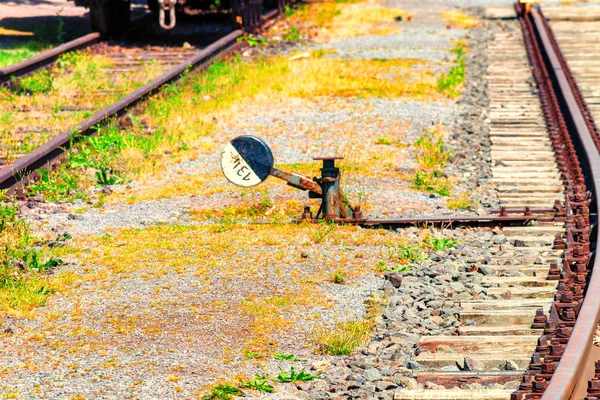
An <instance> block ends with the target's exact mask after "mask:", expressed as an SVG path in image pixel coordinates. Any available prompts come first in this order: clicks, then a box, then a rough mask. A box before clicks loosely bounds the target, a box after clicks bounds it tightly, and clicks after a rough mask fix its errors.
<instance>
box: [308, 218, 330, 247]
mask: <svg viewBox="0 0 600 400" xmlns="http://www.w3.org/2000/svg"><path fill="white" fill-rule="evenodd" d="M319 225H320V227H319V230H317V231H315V232H313V233H311V234H310V238H311V239H312V240H313V242H315V243H321V242H323V240H325V238H326V237H327V235H329V234H330V233H331V232H333V231H334V229H335V224H334V223H333V222H330V223H327V222H325V221H324V220H321V221H319Z"/></svg>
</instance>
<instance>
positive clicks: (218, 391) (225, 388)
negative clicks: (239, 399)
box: [202, 384, 244, 400]
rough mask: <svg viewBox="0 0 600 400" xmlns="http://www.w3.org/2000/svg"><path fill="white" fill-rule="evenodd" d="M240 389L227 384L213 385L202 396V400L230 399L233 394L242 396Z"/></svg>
mask: <svg viewBox="0 0 600 400" xmlns="http://www.w3.org/2000/svg"><path fill="white" fill-rule="evenodd" d="M243 395H244V392H243V391H242V389H240V388H237V387H235V386H232V385H229V384H221V385H216V386H213V387H212V389H211V391H210V392H209V393H207V394H205V395H204V396H202V400H230V399H231V398H233V396H243Z"/></svg>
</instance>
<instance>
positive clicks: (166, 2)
mask: <svg viewBox="0 0 600 400" xmlns="http://www.w3.org/2000/svg"><path fill="white" fill-rule="evenodd" d="M159 5H160V9H159V11H158V23H159V24H160V27H161V28H163V29H164V30H167V31H169V30H171V29H173V28H175V5H174V4H171V0H159ZM165 11H168V12H169V23H168V24H166V23H165V14H166V13H165Z"/></svg>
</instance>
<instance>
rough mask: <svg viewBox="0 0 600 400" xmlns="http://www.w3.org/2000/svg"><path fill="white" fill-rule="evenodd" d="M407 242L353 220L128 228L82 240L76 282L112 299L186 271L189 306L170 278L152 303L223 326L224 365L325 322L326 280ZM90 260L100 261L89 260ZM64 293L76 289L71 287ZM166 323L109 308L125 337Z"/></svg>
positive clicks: (106, 321) (107, 324) (107, 325)
mask: <svg viewBox="0 0 600 400" xmlns="http://www.w3.org/2000/svg"><path fill="white" fill-rule="evenodd" d="M401 240H402V238H401V237H400V236H399V235H397V234H394V233H390V232H388V231H385V230H366V231H365V230H362V229H360V228H357V227H352V226H348V227H340V226H330V225H318V224H317V225H314V224H301V225H288V224H285V225H268V226H264V225H239V224H226V223H224V224H220V225H216V226H215V225H212V226H202V227H198V226H195V227H189V226H158V227H152V228H148V229H143V230H141V229H129V230H122V231H117V232H115V234H114V235H113V236H110V237H108V236H106V237H100V238H92V237H90V238H86V239H79V240H76V241H75V243H74V245H73V248H72V249H71V250H70V251H74V252H75V256H76V257H77V258H79V262H80V263H81V265H83V266H84V267H83V268H84V271H85V272H84V273H83V274H82V275H80V276H78V277H77V281H78V282H81V283H83V282H85V285H86V290H88V291H90V290H91V291H93V292H96V293H103V296H107V298H112V297H115V296H120V295H121V294H120V293H119V289H117V288H115V285H114V284H111V282H114V281H115V279H126V278H130V279H135V278H142V279H146V280H147V279H157V278H160V277H161V276H163V275H165V274H169V275H171V276H173V274H175V275H179V276H182V277H185V278H184V279H185V280H186V281H189V282H190V284H191V285H192V286H196V287H197V293H198V296H194V297H193V298H192V299H188V300H183V299H182V300H181V303H179V302H173V301H172V300H171V301H168V302H165V301H164V300H161V301H159V299H160V298H161V297H160V296H161V292H162V290H163V289H164V290H167V291H168V292H171V291H174V290H178V287H177V286H174V285H172V284H166V285H163V287H161V288H157V290H156V291H155V297H156V303H153V304H154V305H153V306H152V307H153V308H154V309H156V310H164V315H165V316H168V315H172V313H173V312H174V311H175V309H174V308H176V307H184V309H189V310H190V311H191V312H192V313H197V314H198V315H199V316H201V317H202V318H201V320H203V321H205V323H210V324H218V325H221V327H222V328H221V329H222V330H220V331H219V332H220V339H219V344H218V345H219V346H221V345H222V344H220V343H228V348H229V350H227V353H230V354H231V356H227V357H225V358H224V360H223V362H225V361H226V362H227V363H230V362H234V360H235V359H236V357H237V356H240V355H242V354H243V352H244V351H251V352H255V353H261V354H270V353H272V352H273V351H275V350H277V349H278V346H279V345H280V344H281V342H282V341H283V342H285V339H286V337H287V336H288V335H290V334H291V333H292V332H298V329H300V331H302V329H304V328H299V327H298V326H297V324H298V322H299V321H300V320H305V319H307V320H310V319H317V320H318V319H319V315H318V314H314V315H313V314H311V310H313V309H314V308H315V307H318V308H320V309H327V308H330V307H332V305H333V303H332V302H331V299H330V298H329V297H328V296H327V295H326V293H325V292H324V291H323V290H322V285H323V284H328V283H329V281H330V277H331V275H332V274H333V272H335V271H338V270H339V271H341V272H342V273H343V275H344V277H345V278H346V281H347V283H348V284H352V282H354V281H355V280H356V279H357V278H359V277H361V276H363V275H364V274H367V273H370V272H373V271H375V269H376V266H377V262H378V260H379V259H380V258H381V259H385V258H386V257H387V255H386V254H387V253H386V249H387V248H388V246H392V245H394V244H396V243H398V242H399V241H401ZM357 246H369V248H371V250H370V251H369V252H370V254H369V256H368V257H365V256H364V254H363V253H362V252H357V251H355V249H356V247H357ZM300 249H303V250H302V251H301V250H300ZM302 253H305V254H304V255H303V254H302ZM92 264H93V265H95V267H93V268H92V267H87V266H88V265H92ZM217 283H218V286H214V288H213V285H217ZM234 293H235V295H236V296H235V297H232V295H233V294H234ZM65 295H66V296H67V297H68V296H70V295H72V296H75V295H76V293H75V292H69V291H67V292H65ZM203 296H206V299H207V300H203V298H204V297H203ZM99 299H100V298H99ZM213 316H214V317H216V319H214V320H213V318H212V317H213ZM48 318H49V319H50V320H53V319H54V318H55V315H53V314H52V313H50V314H49V315H48ZM78 320H79V319H78ZM165 322H166V321H162V319H161V317H160V316H157V315H156V314H155V315H153V316H150V315H147V313H143V312H142V311H141V310H136V307H131V308H129V307H125V308H123V307H120V308H119V309H108V310H107V311H106V314H105V315H104V316H103V318H102V320H101V322H100V324H101V325H100V327H101V328H100V329H102V330H103V331H105V332H111V333H112V334H116V335H121V336H127V335H131V334H132V333H133V332H134V331H137V330H141V331H143V332H144V334H145V335H146V336H147V338H148V340H151V339H150V338H152V337H154V336H155V335H161V334H163V329H164V328H161V327H164V323H165ZM80 324H82V325H80V326H79V328H80V329H79V330H78V331H77V332H76V333H75V332H74V334H79V333H81V334H85V333H86V332H87V331H86V329H89V327H87V326H85V323H84V321H81V322H80ZM233 326H236V327H237V328H236V329H232V328H231V327H233ZM155 327H156V328H155ZM61 329H65V327H64V326H63V327H61ZM172 329H175V330H177V329H180V328H178V327H177V326H172ZM191 329H192V330H194V329H195V328H193V326H192V327H191ZM92 332H93V330H92ZM203 339H206V340H209V338H203ZM199 340H200V338H199ZM288 344H289V343H288ZM238 358H239V357H238Z"/></svg>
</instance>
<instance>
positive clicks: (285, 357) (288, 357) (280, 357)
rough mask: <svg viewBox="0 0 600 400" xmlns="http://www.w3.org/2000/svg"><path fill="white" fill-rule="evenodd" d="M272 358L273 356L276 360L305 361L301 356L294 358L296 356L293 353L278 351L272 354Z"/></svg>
mask: <svg viewBox="0 0 600 400" xmlns="http://www.w3.org/2000/svg"><path fill="white" fill-rule="evenodd" d="M273 358H275V359H277V360H286V361H302V362H304V361H306V360H303V359H301V358H296V356H295V355H293V354H283V353H278V352H275V353H274V354H273Z"/></svg>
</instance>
